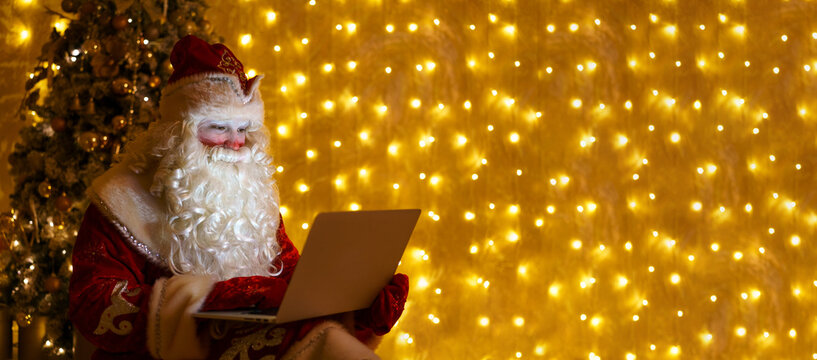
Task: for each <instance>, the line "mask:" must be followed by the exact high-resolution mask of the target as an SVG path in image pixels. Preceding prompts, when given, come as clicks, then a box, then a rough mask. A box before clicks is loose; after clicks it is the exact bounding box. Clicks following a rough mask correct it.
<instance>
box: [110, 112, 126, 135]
mask: <svg viewBox="0 0 817 360" xmlns="http://www.w3.org/2000/svg"><path fill="white" fill-rule="evenodd" d="M111 123H112V125H113V129H114V130H116V131H119V130H122V129H124V128H125V127H127V126H128V119H126V118H125V116H124V115H116V116H114V117H113V119H111Z"/></svg>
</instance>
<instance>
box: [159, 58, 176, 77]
mask: <svg viewBox="0 0 817 360" xmlns="http://www.w3.org/2000/svg"><path fill="white" fill-rule="evenodd" d="M161 69H162V71H163V72H165V73H168V74H172V73H173V64H171V63H170V59H168V60H165V61H164V62H162V68H161Z"/></svg>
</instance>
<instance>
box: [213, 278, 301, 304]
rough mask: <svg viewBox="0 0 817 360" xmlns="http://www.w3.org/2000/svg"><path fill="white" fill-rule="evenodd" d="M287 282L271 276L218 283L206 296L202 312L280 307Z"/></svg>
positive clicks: (234, 279) (233, 279) (235, 279)
mask: <svg viewBox="0 0 817 360" xmlns="http://www.w3.org/2000/svg"><path fill="white" fill-rule="evenodd" d="M286 289H287V282H286V281H285V280H284V279H281V278H277V277H272V276H249V277H237V278H232V279H228V280H224V281H219V282H217V283H216V284H215V286H213V290H212V291H210V294H209V295H207V299H206V300H205V301H204V305H202V307H201V310H202V311H210V310H230V309H241V308H251V307H254V308H258V309H269V308H274V307H278V306H279V305H281V299H283V298H284V292H285V291H286Z"/></svg>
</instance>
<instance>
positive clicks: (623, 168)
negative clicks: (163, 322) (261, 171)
mask: <svg viewBox="0 0 817 360" xmlns="http://www.w3.org/2000/svg"><path fill="white" fill-rule="evenodd" d="M15 1H19V0H15ZM33 1H37V0H33ZM211 4H212V5H213V8H212V9H211V10H210V11H209V12H208V14H209V18H210V20H211V21H212V22H213V25H214V29H215V31H216V32H217V33H218V34H220V35H222V36H224V38H225V42H226V43H227V44H228V45H229V46H230V47H232V48H234V49H235V51H236V53H237V55H238V57H239V58H240V59H242V61H243V62H244V64H245V66H246V67H247V68H248V69H253V70H254V71H255V72H257V73H263V74H265V75H266V78H265V79H264V80H263V83H262V84H263V85H262V90H263V93H264V97H265V99H266V104H267V110H268V111H267V114H268V115H267V121H268V125H269V126H270V128H271V130H272V132H273V135H274V146H273V152H274V156H275V159H276V163H277V164H278V165H280V167H281V172H280V173H279V174H277V175H276V176H277V179H278V180H279V184H280V188H281V193H282V198H283V204H284V206H285V207H286V209H287V212H286V215H285V221H286V222H287V224H288V229H289V232H290V234H291V236H292V237H293V238H294V239H295V240H296V242H297V243H298V245H299V246H300V245H301V244H302V242H303V240H304V238H305V236H306V233H307V230H303V229H301V227H302V224H307V223H309V222H310V221H311V220H312V218H313V217H314V215H315V214H316V213H317V212H319V211H325V210H345V209H350V208H358V207H359V208H362V209H378V208H397V207H399V208H411V207H419V208H422V209H423V214H424V216H423V217H422V218H421V220H420V222H419V224H418V227H417V229H416V231H415V234H414V236H413V238H412V241H411V243H410V244H409V249H408V252H407V254H406V256H405V257H404V259H403V262H402V265H401V267H400V270H401V271H403V272H406V273H408V274H409V275H410V276H411V279H412V290H411V294H410V301H409V303H408V308H407V310H406V313H405V314H404V317H403V319H402V320H401V321H400V323H399V324H398V325H397V327H396V328H395V329H394V330H393V332H392V333H391V334H390V335H389V336H388V337H387V338H385V339H384V341H383V343H382V344H381V345H380V349H379V353H380V354H381V355H382V356H383V357H384V358H407V359H453V358H468V359H482V358H485V359H508V358H518V357H521V358H538V357H543V358H558V359H573V358H591V359H593V358H596V356H600V357H601V358H605V359H606V358H613V359H629V358H635V357H638V358H654V359H664V358H670V357H672V356H678V357H684V358H743V357H746V358H755V357H757V358H800V359H803V358H810V357H812V356H814V357H815V358H817V354H815V353H817V344H816V343H815V342H814V339H815V337H816V336H817V306H815V297H817V272H815V270H814V269H815V267H814V265H813V264H815V263H817V255H815V244H814V241H815V224H817V212H815V207H817V204H815V201H816V200H817V199H815V192H814V190H813V188H814V187H813V185H814V183H815V181H814V174H815V172H814V166H817V160H815V156H814V155H815V145H816V142H815V140H816V139H815V130H817V123H815V115H814V114H815V113H817V106H816V105H815V103H814V101H813V100H812V97H813V96H814V95H815V90H816V89H815V76H817V74H815V72H817V23H815V22H816V21H817V20H815V19H817V17H815V15H817V3H815V2H812V1H759V0H755V1H748V0H745V1H741V0H720V1H679V0H676V1H672V0H653V1H622V0H618V1H538V0H536V1H535V0H516V1H506V0H496V1H465V0H461V1H409V0H405V1H388V0H383V1H377V0H369V1H351V0H348V1H328V0H324V1H321V0H316V1H315V2H313V3H310V2H308V1H275V2H266V1H260V0H256V1H238V2H236V1H214V2H211ZM29 13H32V14H33V12H31V11H30V12H29ZM4 14H6V13H4ZM4 16H7V15H4ZM31 16H32V17H33V16H34V15H31ZM4 20H8V19H4ZM29 26H31V27H32V29H36V30H32V31H40V32H43V31H46V29H45V28H35V24H29ZM242 44H243V45H242ZM6 46H8V45H6ZM17 46H19V47H20V49H26V48H28V47H33V48H38V47H39V45H37V44H31V43H28V44H23V45H17ZM3 61H5V60H3ZM31 65H33V61H32V64H31ZM6 81H8V80H6ZM5 85H8V86H12V85H14V84H5ZM14 86H16V85H14ZM9 136H11V135H8V134H4V135H3V139H8V138H9ZM4 141H5V140H4ZM812 354H815V355H812Z"/></svg>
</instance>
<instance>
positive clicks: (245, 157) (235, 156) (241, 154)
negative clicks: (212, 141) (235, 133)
mask: <svg viewBox="0 0 817 360" xmlns="http://www.w3.org/2000/svg"><path fill="white" fill-rule="evenodd" d="M207 158H208V159H209V160H210V161H221V162H226V163H244V164H249V163H250V162H252V150H250V148H249V147H246V146H244V147H240V148H239V149H238V150H233V149H228V148H225V147H221V146H214V147H211V148H209V149H207Z"/></svg>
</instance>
